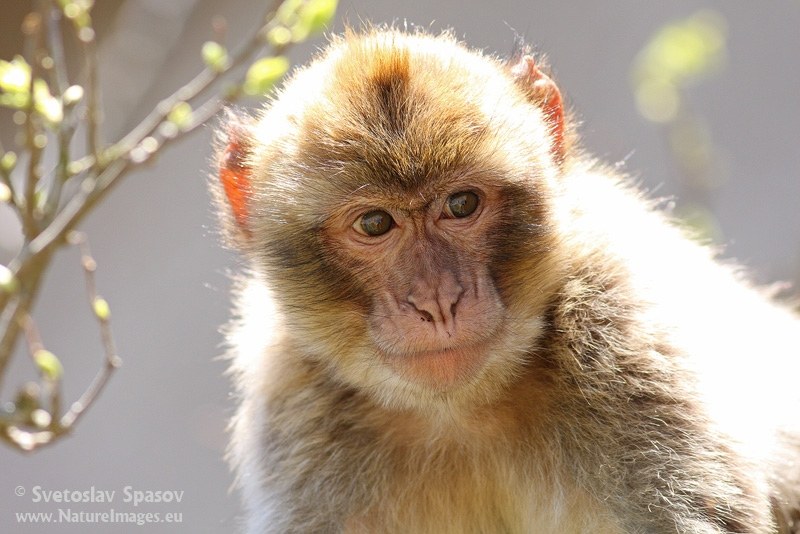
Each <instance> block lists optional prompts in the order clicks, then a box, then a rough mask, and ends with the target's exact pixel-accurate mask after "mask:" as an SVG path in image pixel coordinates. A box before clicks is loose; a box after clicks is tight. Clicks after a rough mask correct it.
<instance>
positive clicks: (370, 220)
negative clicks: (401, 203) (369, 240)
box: [353, 210, 394, 237]
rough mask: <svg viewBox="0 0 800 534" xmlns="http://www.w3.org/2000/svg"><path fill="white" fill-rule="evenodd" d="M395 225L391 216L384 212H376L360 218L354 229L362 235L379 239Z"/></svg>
mask: <svg viewBox="0 0 800 534" xmlns="http://www.w3.org/2000/svg"><path fill="white" fill-rule="evenodd" d="M393 224H394V219H392V216H391V215H389V214H388V213H386V212H385V211H383V210H375V211H370V212H368V213H365V214H364V215H362V216H361V217H359V219H358V220H357V221H356V222H355V224H354V225H353V228H354V229H355V230H356V232H358V233H360V234H364V235H368V236H370V237H377V236H379V235H383V234H385V233H386V232H388V231H389V230H391V228H392V225H393Z"/></svg>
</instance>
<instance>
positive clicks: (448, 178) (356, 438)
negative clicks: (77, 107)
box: [217, 30, 800, 534]
mask: <svg viewBox="0 0 800 534" xmlns="http://www.w3.org/2000/svg"><path fill="white" fill-rule="evenodd" d="M542 109H543V106H542V104H541V103H540V102H537V101H536V98H535V95H533V94H532V93H531V91H530V90H529V88H528V87H527V86H526V85H525V84H524V83H520V80H519V79H517V78H515V76H514V74H513V72H512V69H511V68H510V67H509V65H508V64H506V63H505V62H503V61H501V60H499V59H496V58H493V57H489V56H486V55H483V54H482V53H480V52H476V51H470V50H468V49H467V48H465V47H464V46H463V45H462V44H460V43H458V42H456V41H455V40H454V39H453V38H451V37H450V36H447V35H444V36H438V37H432V36H428V35H424V34H414V35H409V34H405V33H401V32H396V31H390V30H385V31H384V30H380V31H378V30H376V31H369V32H366V33H363V34H355V33H350V34H348V35H346V36H344V37H342V38H338V39H335V40H334V41H333V42H332V44H331V45H330V47H329V48H327V50H325V52H324V53H323V54H322V55H321V56H320V57H319V58H317V59H316V60H315V61H314V62H312V63H311V65H310V66H309V67H307V68H305V69H302V70H300V71H298V72H297V73H296V74H295V75H294V76H293V77H292V79H291V80H290V81H289V82H287V83H286V85H285V87H284V89H283V90H282V91H281V92H280V94H278V95H277V97H276V98H274V99H273V100H272V102H271V103H270V104H269V105H268V106H267V107H266V108H265V110H264V111H263V113H262V114H261V115H260V117H259V118H258V119H257V120H255V121H253V123H252V124H251V125H246V128H247V134H246V135H247V142H246V143H244V145H246V146H248V147H251V148H252V149H251V150H248V153H247V154H246V155H244V160H245V161H246V164H247V168H248V169H250V175H249V178H250V181H251V185H250V186H249V187H251V189H250V190H248V191H247V194H248V198H249V206H248V214H247V222H246V225H247V228H246V230H247V231H246V232H245V231H243V229H242V228H241V224H238V225H237V223H236V221H235V220H234V218H233V217H231V216H230V215H229V212H230V210H229V208H228V207H227V205H226V203H225V198H224V195H223V194H222V193H221V192H219V190H218V194H217V197H218V199H219V200H220V212H221V213H222V215H223V219H224V225H225V227H226V229H227V231H226V235H227V237H228V240H229V243H230V244H232V245H233V246H234V247H236V248H237V249H239V250H240V251H241V252H242V253H243V256H244V257H245V258H246V260H247V261H248V265H249V269H250V270H249V272H248V275H247V276H245V277H243V279H242V281H241V284H240V287H239V289H238V291H237V300H236V302H237V310H238V315H237V318H236V319H235V321H234V322H233V324H232V326H231V328H230V335H229V341H230V345H231V347H232V348H231V355H232V359H233V363H232V373H233V378H234V384H235V387H236V392H237V396H238V399H239V409H238V412H237V414H236V416H235V418H234V420H233V423H232V442H231V449H230V458H231V462H232V465H233V466H234V469H235V470H236V473H237V477H238V478H237V483H238V486H239V487H240V489H241V491H242V494H243V496H244V501H245V507H246V511H247V516H246V530H247V532H250V533H252V534H256V533H263V532H338V531H346V532H421V533H423V532H430V533H447V532H453V533H469V532H474V533H485V532H509V533H554V532H558V533H562V532H563V533H570V532H575V533H578V532H581V533H583V532H598V533H600V532H602V533H623V532H625V533H668V532H669V533H673V532H680V533H687V534H688V533H699V534H721V533H734V532H735V533H753V534H756V533H759V534H767V533H772V532H775V531H776V530H779V531H780V532H794V531H796V529H797V528H798V527H797V524H796V522H797V506H798V504H800V499H798V492H800V468H798V460H799V459H800V430H799V429H798V420H800V417H799V416H798V409H799V408H800V398H799V396H798V388H797V380H798V377H800V373H798V371H800V369H798V366H799V365H800V364H799V363H798V362H799V361H800V349H798V347H800V321H798V319H797V317H795V316H794V315H792V313H791V312H790V311H788V310H787V309H786V308H785V307H784V306H782V305H780V304H776V303H774V302H772V301H771V300H770V299H769V298H768V297H767V296H766V295H765V294H764V293H763V292H761V291H759V290H757V289H754V288H752V287H751V286H750V285H748V284H747V283H746V282H745V281H743V279H742V276H741V275H740V273H738V272H737V270H736V269H735V268H733V267H730V266H725V265H722V264H720V263H719V262H717V261H715V260H714V258H713V254H712V252H711V251H709V250H708V249H707V248H704V247H702V246H700V245H698V244H696V243H695V242H692V241H690V240H689V239H687V238H686V237H685V236H684V235H683V234H682V232H681V231H680V230H679V229H678V228H677V227H676V226H675V225H674V224H673V223H672V222H671V221H670V220H669V218H668V217H667V216H665V215H664V214H662V213H659V212H658V211H657V210H656V209H655V208H654V206H653V205H652V204H651V203H650V202H648V201H646V200H644V199H643V197H642V196H641V194H640V193H639V192H638V191H636V190H635V189H634V188H633V187H632V186H631V185H630V183H629V180H628V179H627V178H626V177H624V176H620V175H619V174H618V173H617V172H616V171H612V170H609V169H607V168H605V167H603V166H602V165H600V164H598V163H596V162H594V161H593V160H592V159H590V158H588V157H586V156H584V155H583V154H581V153H580V152H579V151H578V150H577V149H575V148H574V147H572V146H571V143H570V142H569V139H568V141H567V149H566V155H565V157H564V158H563V160H561V158H554V157H553V155H552V154H551V153H550V147H551V143H550V141H549V139H550V138H549V136H550V134H551V133H552V132H551V131H550V128H549V126H548V122H547V121H548V117H547V116H546V114H545V113H543V111H542ZM243 128H245V126H242V125H241V124H239V125H237V126H235V127H234V128H233V131H235V132H236V134H235V135H240V134H241V132H242V131H243ZM228 131H229V132H230V131H232V130H231V129H230V128H229V130H228ZM568 133H570V132H568ZM454 180H462V181H464V180H466V181H469V180H473V181H477V182H480V183H486V184H489V185H492V186H493V187H497V188H498V190H499V191H501V192H502V195H501V196H502V201H501V202H500V205H501V213H500V214H499V215H498V216H497V218H496V219H495V223H494V224H495V227H493V229H492V232H491V235H492V240H491V242H487V243H486V244H485V245H482V246H484V247H485V249H484V252H483V253H481V254H479V256H480V258H479V259H476V260H475V261H476V262H482V263H481V265H485V266H486V268H487V269H488V270H489V272H490V274H491V280H492V281H493V284H494V290H495V291H496V294H497V298H498V299H499V302H500V303H501V304H502V310H503V312H502V313H503V317H502V318H503V320H502V326H501V327H500V331H499V332H498V334H497V336H496V338H495V339H497V340H500V341H497V342H496V343H495V344H494V345H493V346H492V348H491V351H490V354H489V357H488V361H487V363H486V365H485V366H484V367H483V368H482V370H481V371H480V373H478V374H477V375H476V376H475V377H473V378H471V379H470V380H466V381H465V382H464V383H463V384H462V385H461V386H460V387H458V388H455V389H454V390H447V391H439V390H436V389H433V388H430V389H429V388H426V387H425V386H424V385H420V384H419V383H414V382H413V381H409V380H405V379H404V377H403V376H402V374H398V373H397V372H393V371H392V370H391V369H389V368H388V367H387V366H385V365H383V364H382V362H381V361H380V360H379V359H378V358H377V357H376V352H375V350H376V349H375V347H374V341H373V339H372V337H371V334H370V321H374V320H375V314H376V313H378V312H377V311H376V309H375V304H374V302H375V299H374V295H373V293H372V292H371V291H372V290H371V288H370V286H369V283H368V282H365V280H367V279H368V278H369V272H367V271H366V270H365V268H364V267H363V265H361V264H357V263H355V262H353V261H351V260H350V259H348V258H347V257H346V256H345V255H344V254H343V253H342V251H341V247H339V246H338V244H337V242H336V241H335V239H333V238H331V237H330V236H331V235H332V234H331V230H330V228H329V223H328V221H329V219H330V218H331V217H332V216H334V215H335V214H337V213H339V212H340V211H341V210H342V209H344V208H343V206H348V205H349V204H350V203H353V202H355V200H354V199H355V198H358V199H360V200H359V202H363V201H365V199H366V201H374V202H388V200H387V199H392V200H391V201H392V202H396V203H397V204H398V205H402V204H403V203H404V202H411V200H409V199H411V198H414V196H415V195H416V196H420V195H422V196H425V197H426V198H428V197H434V196H436V195H437V194H438V193H439V192H440V191H447V190H448V189H447V188H448V187H449V184H450V183H452V182H453V181H454ZM375 191H377V192H376V193H374V195H373V192H375ZM370 195H373V196H370ZM404 195H405V196H404ZM792 521H795V524H794V526H792V525H793V523H792ZM792 529H795V530H792Z"/></svg>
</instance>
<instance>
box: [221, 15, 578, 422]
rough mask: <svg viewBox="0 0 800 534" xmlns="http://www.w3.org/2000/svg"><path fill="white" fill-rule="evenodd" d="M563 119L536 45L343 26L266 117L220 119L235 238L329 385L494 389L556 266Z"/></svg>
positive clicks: (229, 222) (462, 391) (519, 362)
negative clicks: (485, 50)
mask: <svg viewBox="0 0 800 534" xmlns="http://www.w3.org/2000/svg"><path fill="white" fill-rule="evenodd" d="M509 95H511V96H510V97H509ZM564 129H565V126H564V110H563V106H562V100H561V96H560V93H559V91H558V89H557V88H556V86H555V84H554V83H553V82H552V80H551V79H550V78H549V77H547V76H546V75H545V74H543V73H542V71H541V70H540V69H539V67H538V66H537V64H536V63H535V62H534V60H533V58H532V57H531V56H530V55H528V54H524V53H523V54H520V55H519V56H518V57H517V58H516V59H515V60H513V61H511V62H509V63H506V62H502V61H500V60H497V59H494V58H490V57H482V56H479V55H476V54H474V53H473V52H470V51H468V50H466V49H465V48H463V46H462V45H461V44H459V43H457V42H456V41H455V40H454V39H449V38H444V39H443V38H432V37H428V36H424V35H407V34H402V33H399V32H394V31H371V32H368V33H366V34H359V35H356V34H353V33H350V34H347V35H345V36H344V37H342V38H339V39H338V40H336V41H334V42H333V44H332V45H331V46H330V47H329V48H328V49H327V51H326V52H325V53H324V54H323V55H322V56H321V57H320V58H319V59H317V60H316V61H315V62H313V63H312V64H311V65H310V66H309V67H307V68H305V69H303V70H300V71H299V72H297V73H295V74H294V76H293V77H292V79H291V80H290V81H289V82H287V83H286V85H285V87H284V88H283V90H282V91H281V92H280V93H279V94H278V95H277V96H276V97H275V98H274V99H273V100H272V102H271V103H270V104H269V105H268V106H267V107H266V108H265V110H264V111H263V112H262V113H261V114H260V116H259V117H258V118H257V119H255V120H251V121H248V120H242V119H236V118H233V119H231V120H229V123H228V125H227V127H226V128H225V129H224V131H223V137H224V138H225V139H224V141H223V143H222V146H223V149H222V151H221V156H220V157H219V181H218V184H219V185H218V186H217V189H218V192H219V194H218V195H217V196H218V197H219V199H220V200H221V209H220V211H221V212H222V214H223V219H224V224H225V227H226V234H227V237H228V240H229V242H230V243H232V244H233V246H234V247H236V248H238V249H239V250H241V251H242V253H243V254H244V256H245V257H246V258H247V259H248V260H249V261H250V262H251V266H252V269H253V272H254V273H255V275H256V277H257V278H259V279H260V280H261V281H262V282H263V283H264V284H266V285H267V286H268V287H269V288H270V289H271V291H272V293H273V295H274V297H275V299H276V303H277V306H278V308H279V310H280V312H281V316H282V317H283V321H284V323H285V324H284V326H283V331H284V334H283V335H286V336H288V337H289V338H290V344H291V346H293V347H296V348H297V350H298V351H299V352H300V353H301V354H302V355H303V357H306V358H307V359H308V360H309V361H310V362H314V364H315V365H323V366H328V367H329V368H330V370H331V373H332V374H333V375H334V376H335V377H336V379H337V380H340V381H341V382H343V383H345V384H347V385H350V386H353V387H354V388H356V389H357V390H360V391H363V392H366V393H368V394H370V395H373V396H374V397H375V399H377V400H378V401H380V402H382V403H385V404H387V405H393V406H402V407H422V408H424V407H430V406H435V405H451V404H453V403H459V402H462V401H468V402H469V403H471V404H474V403H475V402H476V400H478V401H484V402H490V401H491V399H493V398H494V397H495V396H496V394H497V393H498V390H499V389H500V388H503V387H504V386H505V385H506V384H508V383H509V381H510V380H511V379H512V378H513V377H515V376H517V375H518V374H519V373H520V371H521V368H522V367H523V366H524V365H526V361H527V360H528V358H527V357H526V355H527V351H530V350H531V347H535V340H536V339H537V337H538V336H539V335H540V333H541V330H542V324H543V315H544V313H545V311H546V307H547V303H548V299H549V297H550V295H551V294H552V291H553V287H554V283H555V281H556V280H557V279H558V271H559V267H558V265H559V259H558V258H555V257H553V255H552V253H551V251H552V249H553V247H552V246H551V244H552V240H553V239H554V237H553V232H552V229H551V228H550V226H549V224H548V223H547V221H548V220H549V218H548V217H547V216H546V215H547V212H548V210H549V209H550V208H549V206H550V203H549V201H548V199H549V198H550V197H551V196H552V195H557V194H558V176H559V174H560V172H561V169H562V167H563V166H564V165H568V164H569V162H568V161H566V157H565V147H564V144H565V135H564V133H565V132H564Z"/></svg>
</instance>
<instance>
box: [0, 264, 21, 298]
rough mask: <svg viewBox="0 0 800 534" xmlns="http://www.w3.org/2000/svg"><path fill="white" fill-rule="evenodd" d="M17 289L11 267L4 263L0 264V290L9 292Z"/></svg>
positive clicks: (15, 278) (17, 282)
mask: <svg viewBox="0 0 800 534" xmlns="http://www.w3.org/2000/svg"><path fill="white" fill-rule="evenodd" d="M17 289H19V281H18V280H17V277H16V276H14V273H12V272H11V269H9V268H8V267H6V266H5V265H0V291H4V292H6V293H9V294H11V293H16V292H17Z"/></svg>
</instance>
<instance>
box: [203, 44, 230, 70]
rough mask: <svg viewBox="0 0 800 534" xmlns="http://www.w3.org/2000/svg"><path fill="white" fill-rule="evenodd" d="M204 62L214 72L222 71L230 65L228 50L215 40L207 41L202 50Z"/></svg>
mask: <svg viewBox="0 0 800 534" xmlns="http://www.w3.org/2000/svg"><path fill="white" fill-rule="evenodd" d="M201 54H202V56H203V62H204V63H205V64H206V66H207V67H208V68H209V69H211V70H213V71H214V72H222V71H223V70H225V69H226V68H227V67H228V63H229V62H230V60H229V59H228V50H227V49H226V48H225V47H224V46H222V45H221V44H219V43H217V42H215V41H206V42H205V43H203V48H202V50H201Z"/></svg>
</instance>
